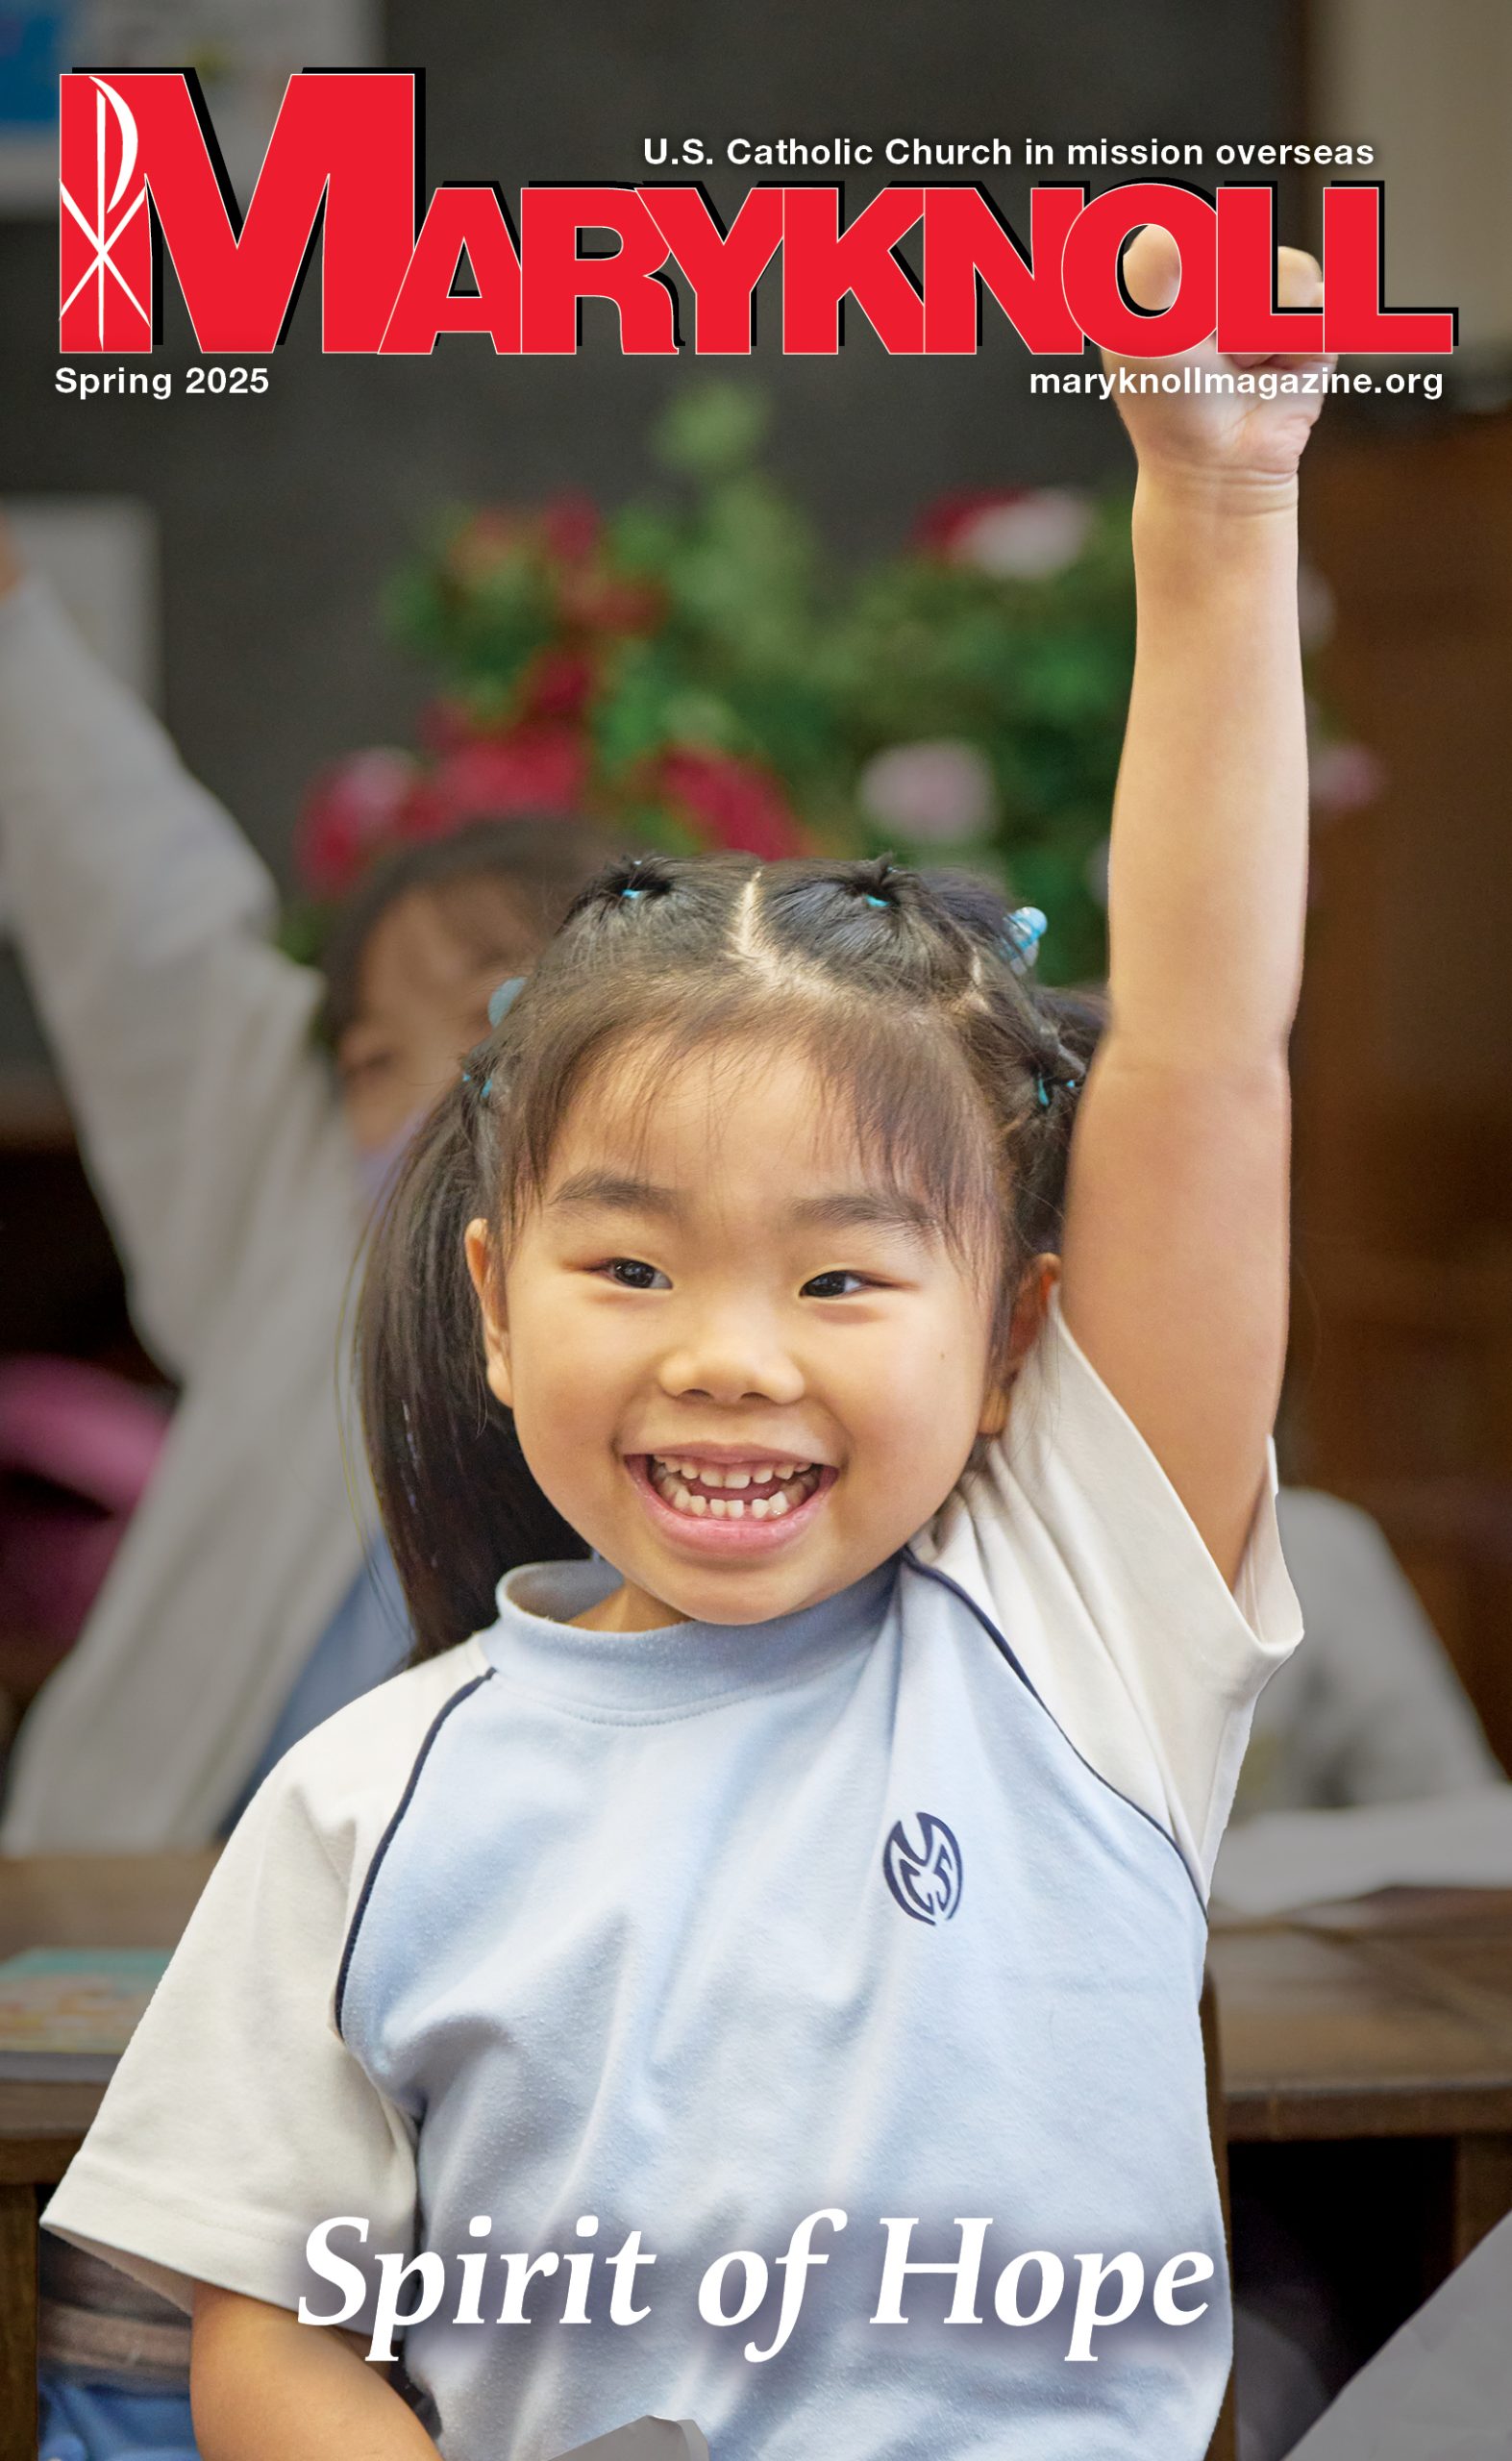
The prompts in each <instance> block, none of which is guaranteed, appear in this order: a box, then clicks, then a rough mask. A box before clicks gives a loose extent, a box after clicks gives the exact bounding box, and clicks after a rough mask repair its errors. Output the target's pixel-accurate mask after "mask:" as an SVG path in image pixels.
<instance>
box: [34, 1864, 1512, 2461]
mask: <svg viewBox="0 0 1512 2461" xmlns="http://www.w3.org/2000/svg"><path fill="white" fill-rule="evenodd" d="M213 1860H214V1857H213V1855H210V1854H198V1855H165V1856H159V1857H152V1858H143V1859H136V1858H120V1859H114V1860H104V1859H95V1858H92V1857H89V1858H86V1857H79V1858H77V1859H76V1858H74V1857H71V1856H57V1857H48V1858H46V1859H39V1860H37V1861H33V1862H21V1861H13V1862H5V1861H0V1956H10V1955H12V1953H13V1952H14V1951H16V1950H18V1949H23V1948H31V1947H44V1946H45V1947H78V1948H170V1947H171V1946H172V1945H173V1943H174V1942H175V1941H176V1940H177V1938H178V1936H179V1933H180V1931H181V1930H182V1929H183V1927H184V1925H185V1923H186V1920H187V1918H188V1915H189V1911H190V1909H191V1907H192V1906H193V1903H194V1901H195V1899H196V1898H197V1897H198V1895H199V1892H200V1890H201V1888H202V1887H203V1886H204V1884H205V1880H206V1877H207V1876H208V1874H209V1872H210V1870H211V1864H212V1862H213ZM1209 1967H1210V1971H1211V1973H1212V1975H1213V1976H1214V1978H1215V1981H1216V1985H1217V1992H1218V2009H1219V2028H1220V2037H1221V2042H1222V2050H1223V2068H1224V2084H1225V2098H1226V2109H1227V2131H1228V2137H1229V2141H1230V2143H1244V2142H1246V2141H1254V2140H1269V2141H1271V2142H1274V2143H1282V2142H1297V2141H1299V2140H1308V2139H1311V2140H1314V2141H1318V2140H1323V2139H1341V2138H1370V2137H1436V2138H1439V2139H1443V2140H1448V2141H1449V2142H1450V2144H1451V2145H1452V2149H1453V2173H1452V2178H1453V2191H1452V2192H1453V2208H1454V2209H1453V2252H1454V2256H1455V2260H1456V2261H1457V2260H1458V2258H1459V2257H1461V2256H1463V2255H1466V2254H1468V2253H1469V2250H1471V2248H1473V2247H1474V2246H1475V2243H1476V2241H1477V2240H1478V2239H1480V2238H1481V2237H1482V2236H1483V2235H1484V2233H1485V2232H1486V2231H1487V2230H1489V2229H1490V2228H1491V2226H1492V2225H1493V2224H1494V2223H1496V2222H1498V2221H1499V2220H1500V2217H1501V2215H1502V2214H1503V2213H1505V2212H1507V2211H1509V2210H1512V1892H1509V1893H1507V1894H1506V1895H1498V1894H1491V1893H1476V1894H1463V1895H1462V1894H1457V1893H1456V1894H1444V1895H1440V1894H1438V1893H1434V1894H1432V1895H1428V1894H1425V1893H1405V1892H1403V1893H1400V1894H1397V1895H1392V1896H1386V1897H1380V1898H1375V1899H1371V1900H1369V1901H1367V1902H1363V1903H1361V1904H1358V1905H1354V1906H1351V1907H1347V1908H1343V1909H1338V1908H1336V1909H1334V1911H1333V1912H1331V1913H1329V1912H1327V1911H1324V1912H1320V1913H1316V1914H1311V1915H1307V1916H1304V1917H1301V1918H1300V1919H1298V1920H1296V1921H1293V1922H1288V1923H1277V1924H1271V1925H1266V1926H1255V1927H1243V1928H1233V1929H1227V1928H1221V1929H1218V1930H1215V1932H1214V1934H1213V1939H1212V1945H1211V1953H1210V1957H1209ZM98 2101H99V2090H98V2088H97V2087H93V2086H59V2085H6V2084H0V2315H3V2316H4V2317H5V2319H6V2334H5V2339H4V2343H3V2346H0V2461H35V2456H36V2451H37V2441H36V2436H37V2429H36V2412H35V2390H36V2309H37V2189H38V2188H40V2187H47V2186H50V2185H51V2184H52V2183H53V2182H54V2181H56V2180H57V2179H58V2178H60V2177H61V2176H62V2172H63V2170H64V2169H65V2167H66V2165H67V2163H68V2161H69V2160H70V2158H71V2156H72V2154H73V2152H74V2150H75V2148H76V2147H77V2145H78V2143H79V2140H80V2138H81V2136H82V2135H83V2134H84V2131H85V2129H86V2128H87V2125H88V2124H89V2121H90V2119H91V2117H92V2116H93V2113H94V2110H95V2107H96V2105H97V2103H98Z"/></svg>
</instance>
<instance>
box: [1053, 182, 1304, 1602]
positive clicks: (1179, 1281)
mask: <svg viewBox="0 0 1512 2461" xmlns="http://www.w3.org/2000/svg"><path fill="white" fill-rule="evenodd" d="M1126 275H1127V279H1128V286H1129V289H1130V291H1131V293H1132V295H1133V297H1134V298H1135V299H1136V301H1138V302H1139V304H1140V305H1142V306H1146V307H1158V306H1162V305H1165V304H1167V303H1168V302H1169V300H1170V299H1171V298H1172V297H1174V295H1175V291H1176V286H1177V280H1178V278H1179V277H1178V261H1177V254H1176V249H1175V244H1174V242H1173V241H1172V240H1171V238H1170V236H1169V235H1168V234H1167V233H1165V232H1163V231H1159V230H1155V229H1153V228H1152V229H1147V230H1146V231H1144V232H1142V233H1141V235H1140V236H1139V237H1138V238H1137V239H1136V240H1135V241H1134V243H1133V245H1132V247H1131V248H1130V249H1129V251H1128V258H1127V260H1126ZM1321 295H1322V279H1321V275H1320V273H1319V269H1318V267H1317V265H1316V264H1315V263H1314V261H1313V260H1312V259H1311V258H1310V257H1304V256H1301V255H1299V254H1297V253H1296V252H1295V251H1292V250H1283V251H1282V255H1281V262H1280V270H1279V276H1278V298H1279V302H1280V304H1281V305H1282V306H1283V307H1305V306H1312V305H1315V304H1316V302H1317V300H1318V299H1319V298H1320V297H1321ZM1107 363H1108V366H1109V368H1110V370H1111V371H1112V372H1113V374H1114V375H1115V378H1117V377H1118V375H1119V373H1120V371H1121V370H1122V369H1125V368H1128V370H1129V371H1130V373H1131V374H1133V375H1137V374H1138V373H1139V372H1140V370H1141V368H1143V367H1152V368H1156V369H1164V370H1170V369H1173V368H1179V367H1181V366H1182V365H1183V364H1191V365H1193V366H1196V367H1201V368H1205V369H1209V370H1214V371H1216V370H1220V369H1222V368H1224V367H1225V366H1229V367H1236V366H1238V365H1239V364H1241V362H1235V361H1225V360H1221V359H1220V357H1219V355H1218V353H1217V351H1216V349H1215V348H1214V347H1213V345H1212V344H1211V343H1209V344H1207V345H1205V346H1204V347H1203V348H1202V350H1199V351H1195V352H1193V353H1191V354H1189V357H1188V359H1187V360H1185V361H1183V360H1164V361H1144V362H1140V361H1128V360H1122V361H1121V360H1109V361H1108V362H1107ZM1264 364H1265V365H1266V366H1267V367H1276V368H1279V369H1283V370H1285V369H1290V368H1293V367H1295V368H1297V369H1298V370H1300V371H1303V372H1305V371H1308V370H1318V369H1319V368H1321V367H1322V366H1323V365H1324V364H1326V362H1322V361H1319V360H1297V361H1275V360H1267V361H1266V362H1264ZM1320 398H1321V393H1319V392H1315V393H1307V392H1294V393H1284V392H1278V393H1277V394H1276V396H1275V397H1274V398H1272V399H1266V398H1264V397H1263V395H1262V394H1260V393H1259V392H1257V391H1255V392H1249V393H1240V394H1235V393H1232V392H1228V393H1210V394H1202V393H1197V392H1193V393H1184V392H1183V393H1180V394H1164V393H1161V392H1158V391H1153V392H1151V393H1148V394H1140V393H1138V392H1134V391H1129V392H1126V393H1122V394H1120V393H1115V399H1117V400H1118V402H1119V407H1120V409H1121V410H1122V411H1123V413H1124V416H1125V419H1126V422H1127V424H1128V429H1129V432H1130V435H1131V436H1132V438H1133V442H1134V446H1135V450H1136V452H1137V454H1138V457H1139V480H1138V486H1137V490H1136V494H1135V500H1134V523H1133V531H1134V560H1135V572H1136V581H1137V590H1138V607H1139V630H1138V649H1137V654H1136V659H1135V670H1134V684H1133V692H1132V697H1131V699H1130V703H1129V712H1128V732H1127V734H1126V737H1125V744H1124V755H1123V761H1122V765H1121V768H1120V771H1119V781H1118V790H1117V794H1116V796H1115V799H1114V808H1113V838H1112V855H1111V865H1110V878H1109V902H1108V922H1109V933H1110V974H1109V992H1110V1009H1111V1015H1110V1023H1109V1027H1108V1031H1107V1033H1106V1035H1105V1037H1104V1040H1103V1046H1102V1049H1101V1051H1100V1054H1099V1056H1098V1058H1097V1061H1096V1063H1095V1065H1094V1067H1093V1069H1092V1071H1091V1074H1090V1076H1089V1079H1088V1082H1087V1086H1086V1090H1085V1093H1084V1095H1083V1096H1082V1099H1081V1105H1080V1112H1079V1116H1078V1121H1077V1126H1076V1131H1075V1135H1074V1138H1073V1144H1072V1156H1071V1173H1070V1184H1069V1192H1068V1202H1067V1213H1066V1235H1065V1243H1064V1245H1065V1255H1064V1270H1063V1305H1064V1308H1065V1314H1066V1322H1067V1324H1068V1326H1069V1328H1070V1330H1071V1331H1072V1332H1073V1333H1074V1334H1075V1336H1076V1337H1077V1339H1078V1342H1079V1343H1080V1344H1081V1346H1082V1348H1083V1349H1084V1350H1085V1351H1086V1352H1087V1354H1088V1355H1089V1356H1090V1358H1091V1359H1092V1362H1093V1364H1094V1365H1095V1366H1096V1368H1097V1369H1098V1371H1099V1373H1100V1374H1101V1376H1102V1377H1103V1380H1104V1381H1105V1382H1106V1383H1107V1385H1108V1386H1109V1387H1110V1389H1111V1391H1112V1392H1113V1394H1114V1395H1115V1397H1116V1398H1117V1400H1118V1401H1119V1402H1120V1403H1122V1405H1123V1406H1124V1408H1125V1409H1126V1410H1127V1411H1128V1414H1129V1416H1130V1418H1131V1419H1132V1420H1133V1421H1134V1423H1135V1425H1136V1426H1137V1427H1138V1428H1139V1429H1140V1431H1141V1433H1142V1434H1143V1435H1144V1437H1145V1439H1146V1441H1147V1442H1148V1443H1149V1444H1150V1446H1151V1447H1152V1449H1153V1452H1154V1454H1155V1455H1156V1457H1157V1458H1158V1460H1159V1461H1160V1463H1161V1464H1162V1466H1163V1468H1164V1469H1165V1471H1166V1473H1167V1475H1168V1477H1169V1478H1170V1479H1171V1480H1172V1482H1173V1484H1174V1485H1175V1487H1176V1489H1177V1493H1178V1494H1179V1496H1180V1497H1181V1499H1182V1501H1183V1503H1184V1504H1185V1505H1186V1507H1187V1509H1188V1511H1189V1512H1190V1513H1191V1515H1192V1518H1193V1520H1194V1522H1195V1523H1196V1525H1197V1527H1198V1529H1199V1530H1200V1531H1201V1533H1202V1537H1203V1539H1204V1541H1205V1542H1206V1545H1207V1547H1208V1549H1209V1551H1210V1553H1211V1554H1212V1555H1213V1557H1214V1559H1215V1560H1216V1562H1217V1563H1218V1565H1219V1568H1220V1569H1221V1571H1222V1572H1223V1574H1224V1576H1225V1578H1226V1579H1229V1580H1232V1579H1233V1578H1234V1577H1235V1575H1236V1573H1237V1571H1238V1567H1239V1563H1240V1560H1241V1557H1242V1554H1243V1550H1244V1544H1245V1539H1246V1536H1247V1533H1248V1530H1249V1527H1250V1523H1251V1520H1252V1515H1253V1510H1254V1505H1255V1501H1256V1497H1257V1495H1258V1492H1259V1488H1260V1482H1261V1479H1262V1476H1263V1474H1264V1463H1265V1446H1266V1439H1267V1436H1268V1434H1269V1432H1270V1429H1271V1425H1272V1422H1273V1419H1274V1417H1275V1412H1276V1405H1277V1396H1278V1393H1279V1388H1280V1379H1281V1370H1282V1365H1283V1361H1284V1355H1285V1344H1286V1311H1287V1193H1288V1158H1289V1143H1290V1105H1289V1092H1288V1082H1287V1040H1288V1036H1289V1033H1290V1030H1291V1024H1292V1019H1293V1016H1294V1013H1295V1010H1296V1005H1297V996H1298V990H1299V985H1300V980H1301V940H1302V914H1303V904H1304V892H1305V881H1306V857H1307V761H1306V741H1305V733H1304V724H1303V705H1302V684H1301V649H1300V643H1299V636H1298V616H1297V468H1298V462H1299V460H1300V459H1301V452H1302V448H1303V446H1304V444H1305V442H1306V439H1307V434H1308V430H1309V428H1310V426H1311V423H1312V419H1313V417H1314V416H1315V414H1316V411H1317V409H1318V406H1319V401H1320Z"/></svg>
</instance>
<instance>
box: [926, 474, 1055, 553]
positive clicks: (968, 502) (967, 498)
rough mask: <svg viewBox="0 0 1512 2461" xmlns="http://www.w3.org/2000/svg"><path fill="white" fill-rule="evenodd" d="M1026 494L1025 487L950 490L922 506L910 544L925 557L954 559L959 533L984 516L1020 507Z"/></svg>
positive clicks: (1027, 490)
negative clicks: (921, 550)
mask: <svg viewBox="0 0 1512 2461" xmlns="http://www.w3.org/2000/svg"><path fill="white" fill-rule="evenodd" d="M1028 494H1029V488H1028V487H952V488H950V489H949V490H948V491H947V493H946V494H944V495H942V496H936V497H935V499H934V501H933V503H932V504H927V505H926V506H925V508H924V510H923V511H922V512H921V513H920V515H919V517H918V519H917V521H916V522H915V523H914V525H913V529H912V532H911V533H910V536H911V539H912V543H913V544H914V546H915V547H922V548H923V549H924V551H925V553H926V554H927V555H932V556H945V557H953V556H954V549H955V546H956V544H957V542H958V540H959V538H960V535H961V534H962V532H963V531H967V530H969V529H970V528H971V527H972V525H973V523H974V522H977V521H979V520H980V518H981V515H982V514H983V513H984V512H1002V511H1003V510H1005V509H1006V508H1007V507H1008V506H1009V505H1016V504H1022V502H1023V500H1024V498H1025V497H1026V496H1027V495H1028Z"/></svg>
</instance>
